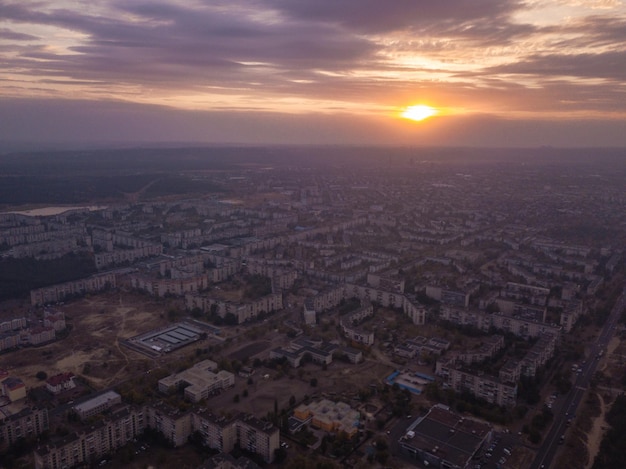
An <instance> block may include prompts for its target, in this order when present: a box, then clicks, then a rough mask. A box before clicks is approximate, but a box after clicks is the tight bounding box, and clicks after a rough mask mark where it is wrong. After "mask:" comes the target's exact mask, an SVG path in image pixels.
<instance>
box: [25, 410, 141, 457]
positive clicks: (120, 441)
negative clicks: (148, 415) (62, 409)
mask: <svg viewBox="0 0 626 469" xmlns="http://www.w3.org/2000/svg"><path fill="white" fill-rule="evenodd" d="M146 422H147V420H146V419H145V415H144V409H142V408H134V407H130V406H119V407H117V408H115V409H112V411H111V413H110V414H109V415H107V416H106V417H105V418H104V419H102V420H98V421H96V422H94V423H93V424H91V425H89V426H85V427H84V428H83V429H81V430H79V431H77V432H74V433H71V434H69V435H67V436H64V437H62V438H58V439H52V441H51V442H50V443H47V444H45V445H43V446H41V447H39V448H37V449H36V450H35V453H34V457H35V468H36V469H61V468H71V467H81V466H89V465H95V464H96V463H97V462H98V461H99V460H100V459H101V458H102V457H103V456H106V455H109V454H111V453H113V452H114V451H115V450H116V449H118V448H121V447H122V446H124V445H126V444H127V443H129V442H131V441H132V440H133V438H135V437H137V436H138V435H140V434H141V433H142V432H143V431H144V430H145V428H146Z"/></svg>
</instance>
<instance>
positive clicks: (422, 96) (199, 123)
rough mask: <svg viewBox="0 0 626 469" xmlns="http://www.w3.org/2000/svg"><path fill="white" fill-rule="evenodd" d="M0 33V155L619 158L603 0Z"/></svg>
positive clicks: (296, 4)
mask: <svg viewBox="0 0 626 469" xmlns="http://www.w3.org/2000/svg"><path fill="white" fill-rule="evenodd" d="M0 18H1V19H0V64H2V66H1V67H0V70H1V71H0V142H18V143H19V142H21V143H29V144H33V145H34V144H37V143H40V144H47V143H59V144H61V143H67V144H74V145H77V144H103V145H107V144H126V143H148V144H151V143H154V144H158V143H166V142H167V143H171V142H195V143H207V144H210V143H235V144H267V143H288V144H309V143H312V144H402V145H416V146H465V145H467V146H486V147H489V146H492V147H494V146H495V147H497V146H514V147H520V146H541V145H554V146H563V147H576V146H589V147H592V146H609V147H610V146H626V135H625V134H624V132H623V127H624V123H625V122H626V100H624V99H623V93H624V86H625V85H626V75H625V74H624V71H625V69H624V67H623V66H620V64H623V63H626V46H625V44H626V40H625V39H626V5H624V3H623V2H621V1H618V0H590V1H581V0H558V1H554V2H549V3H548V4H545V3H544V2H535V1H526V2H521V1H508V0H507V1H501V0H497V1H496V0H483V1H480V2H476V1H467V0H453V1H448V2H445V3H440V2H439V3H438V2H425V1H408V0H406V1H398V2H393V3H388V2H387V3H383V2H378V1H374V0H371V1H370V0H367V1H363V0H361V1H358V2H356V1H354V0H350V1H344V2H341V3H336V2H313V1H310V0H306V1H304V0H302V1H284V0H271V1H266V2H257V1H253V0H236V1H230V2H206V3H205V2H199V1H198V2H180V1H171V0H170V1H163V2H160V3H139V2H133V3H131V4H128V3H127V2H121V1H106V2H100V3H98V4H97V5H96V4H92V3H88V2H82V1H65V0H64V1H55V2H51V1H49V0H46V1H41V2H34V1H20V2H16V1H0ZM411 106H429V107H430V108H432V109H431V110H432V112H426V114H432V115H430V116H426V114H424V111H425V109H427V108H416V109H417V110H418V111H420V112H417V113H416V109H413V112H409V113H406V111H407V108H409V107H411ZM403 113H405V114H404V117H403ZM407 115H408V116H409V117H411V116H413V117H415V116H416V115H419V117H424V116H425V117H426V118H425V119H423V120H420V121H417V120H413V119H409V118H407Z"/></svg>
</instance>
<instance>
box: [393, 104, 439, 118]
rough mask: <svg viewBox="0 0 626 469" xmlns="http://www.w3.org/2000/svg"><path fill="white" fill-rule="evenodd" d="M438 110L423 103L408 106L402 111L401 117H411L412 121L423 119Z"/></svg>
mask: <svg viewBox="0 0 626 469" xmlns="http://www.w3.org/2000/svg"><path fill="white" fill-rule="evenodd" d="M438 112H439V111H438V110H437V109H435V108H434V107H430V106H426V105H425V104H418V105H417V106H409V107H407V108H406V109H405V110H404V112H403V113H402V117H404V118H406V119H411V120H414V121H423V120H424V119H428V118H429V117H432V116H434V115H435V114H437V113H438Z"/></svg>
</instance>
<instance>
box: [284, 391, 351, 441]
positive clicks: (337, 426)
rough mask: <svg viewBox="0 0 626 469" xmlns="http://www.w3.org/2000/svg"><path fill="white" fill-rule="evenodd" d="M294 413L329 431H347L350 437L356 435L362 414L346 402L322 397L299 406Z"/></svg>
mask: <svg viewBox="0 0 626 469" xmlns="http://www.w3.org/2000/svg"><path fill="white" fill-rule="evenodd" d="M293 415H294V417H295V418H297V419H298V420H302V421H305V420H308V419H311V425H313V426H314V427H317V428H320V429H322V430H324V431H326V432H329V433H345V434H346V435H347V436H348V437H352V436H354V435H356V433H357V431H358V426H359V418H360V414H359V412H358V411H357V410H354V409H352V408H351V407H350V406H349V405H348V404H346V403H344V402H332V401H329V400H328V399H322V400H320V401H317V402H312V403H310V404H302V405H300V406H298V407H297V408H296V409H295V410H294V412H293Z"/></svg>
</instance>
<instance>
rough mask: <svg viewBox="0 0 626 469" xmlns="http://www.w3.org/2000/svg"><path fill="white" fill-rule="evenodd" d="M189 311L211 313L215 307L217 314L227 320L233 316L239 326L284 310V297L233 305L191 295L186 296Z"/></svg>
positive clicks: (271, 297)
mask: <svg viewBox="0 0 626 469" xmlns="http://www.w3.org/2000/svg"><path fill="white" fill-rule="evenodd" d="M185 305H186V307H187V309H194V308H200V309H201V310H202V311H204V312H209V311H211V309H212V308H211V307H212V306H213V305H215V308H214V309H216V313H217V314H218V315H219V316H220V317H222V318H225V317H226V315H227V314H232V315H234V316H235V318H236V320H237V324H241V323H243V322H246V321H250V320H253V319H255V318H256V317H257V316H258V315H259V314H261V313H262V312H264V313H270V312H272V311H277V310H280V309H283V296H282V294H280V293H271V294H269V295H266V296H264V297H262V298H259V299H257V300H252V301H248V302H245V303H233V302H230V301H223V300H219V299H216V298H209V297H206V296H201V295H197V294H196V295H193V294H189V295H186V296H185Z"/></svg>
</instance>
